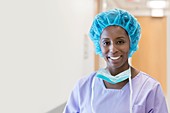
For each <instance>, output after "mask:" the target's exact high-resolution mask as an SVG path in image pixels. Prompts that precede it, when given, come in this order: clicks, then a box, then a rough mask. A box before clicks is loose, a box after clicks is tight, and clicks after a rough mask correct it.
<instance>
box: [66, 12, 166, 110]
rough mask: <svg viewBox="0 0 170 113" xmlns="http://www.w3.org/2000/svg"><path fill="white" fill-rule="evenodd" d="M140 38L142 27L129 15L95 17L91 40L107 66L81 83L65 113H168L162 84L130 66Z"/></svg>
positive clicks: (74, 91)
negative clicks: (129, 60) (130, 59)
mask: <svg viewBox="0 0 170 113" xmlns="http://www.w3.org/2000/svg"><path fill="white" fill-rule="evenodd" d="M140 36H141V27H140V25H139V23H138V21H137V19H136V18H135V17H134V16H133V15H131V14H130V13H129V12H128V11H125V10H123V9H113V10H109V11H106V12H102V13H99V14H98V15H97V16H96V17H95V19H94V21H93V24H92V26H91V29H90V38H91V40H92V41H93V42H94V45H95V48H96V54H99V55H100V56H101V57H102V58H104V60H105V62H106V64H107V66H106V67H104V68H101V69H99V70H98V71H97V72H93V73H92V74H91V75H89V76H87V77H84V78H82V79H80V80H79V81H78V83H77V84H76V85H75V88H74V89H73V91H72V93H71V95H70V98H69V99H68V102H67V104H66V106H65V109H64V113H112V112H114V113H153V112H154V113H168V110H167V105H166V102H165V97H164V94H163V92H162V88H161V85H160V83H159V82H158V81H157V80H155V79H153V78H152V77H150V75H148V74H146V73H144V72H142V71H139V70H138V69H136V68H134V67H132V66H131V65H130V64H129V62H128V59H129V58H130V57H132V55H133V53H134V52H135V51H136V50H137V49H138V42H139V39H140ZM155 103H156V104H155Z"/></svg>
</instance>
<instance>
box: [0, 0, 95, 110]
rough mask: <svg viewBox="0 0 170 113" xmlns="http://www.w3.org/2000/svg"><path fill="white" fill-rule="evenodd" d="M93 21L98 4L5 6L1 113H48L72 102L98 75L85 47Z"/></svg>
mask: <svg viewBox="0 0 170 113" xmlns="http://www.w3.org/2000/svg"><path fill="white" fill-rule="evenodd" d="M93 16H94V3H93V0H1V1H0V106H1V107H0V113H43V112H47V111H49V110H51V109H53V108H55V107H56V106H58V105H60V104H62V103H63V102H65V101H66V100H67V98H68V95H69V93H70V92H71V89H72V88H73V86H74V84H75V82H76V81H77V80H78V79H79V78H80V77H82V76H83V75H84V74H88V73H90V72H91V71H93V52H92V51H93V50H92V49H90V48H91V47H92V46H91V45H90V43H89V42H88V41H87V42H84V41H85V40H86V39H84V36H85V35H86V34H87V33H88V29H89V27H90V25H91V22H92V19H93ZM85 43H88V45H89V47H88V48H84V45H86V44H85ZM84 50H87V51H88V52H84ZM85 53H88V55H86V56H88V57H84V55H85ZM84 58H85V59H84ZM88 64H89V67H88V66H86V65H88ZM83 68H85V69H83Z"/></svg>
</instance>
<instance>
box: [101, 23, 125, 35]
mask: <svg viewBox="0 0 170 113" xmlns="http://www.w3.org/2000/svg"><path fill="white" fill-rule="evenodd" d="M104 37H128V34H127V32H126V30H124V29H123V28H122V27H120V26H108V27H106V28H105V29H104V30H103V32H102V33H101V38H104Z"/></svg>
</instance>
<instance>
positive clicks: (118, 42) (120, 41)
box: [116, 40, 125, 45]
mask: <svg viewBox="0 0 170 113" xmlns="http://www.w3.org/2000/svg"><path fill="white" fill-rule="evenodd" d="M124 43H125V41H124V40H118V41H117V42H116V44H118V45H122V44H124Z"/></svg>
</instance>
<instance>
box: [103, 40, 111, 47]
mask: <svg viewBox="0 0 170 113" xmlns="http://www.w3.org/2000/svg"><path fill="white" fill-rule="evenodd" d="M102 45H103V46H108V45H110V42H109V41H103V42H102Z"/></svg>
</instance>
